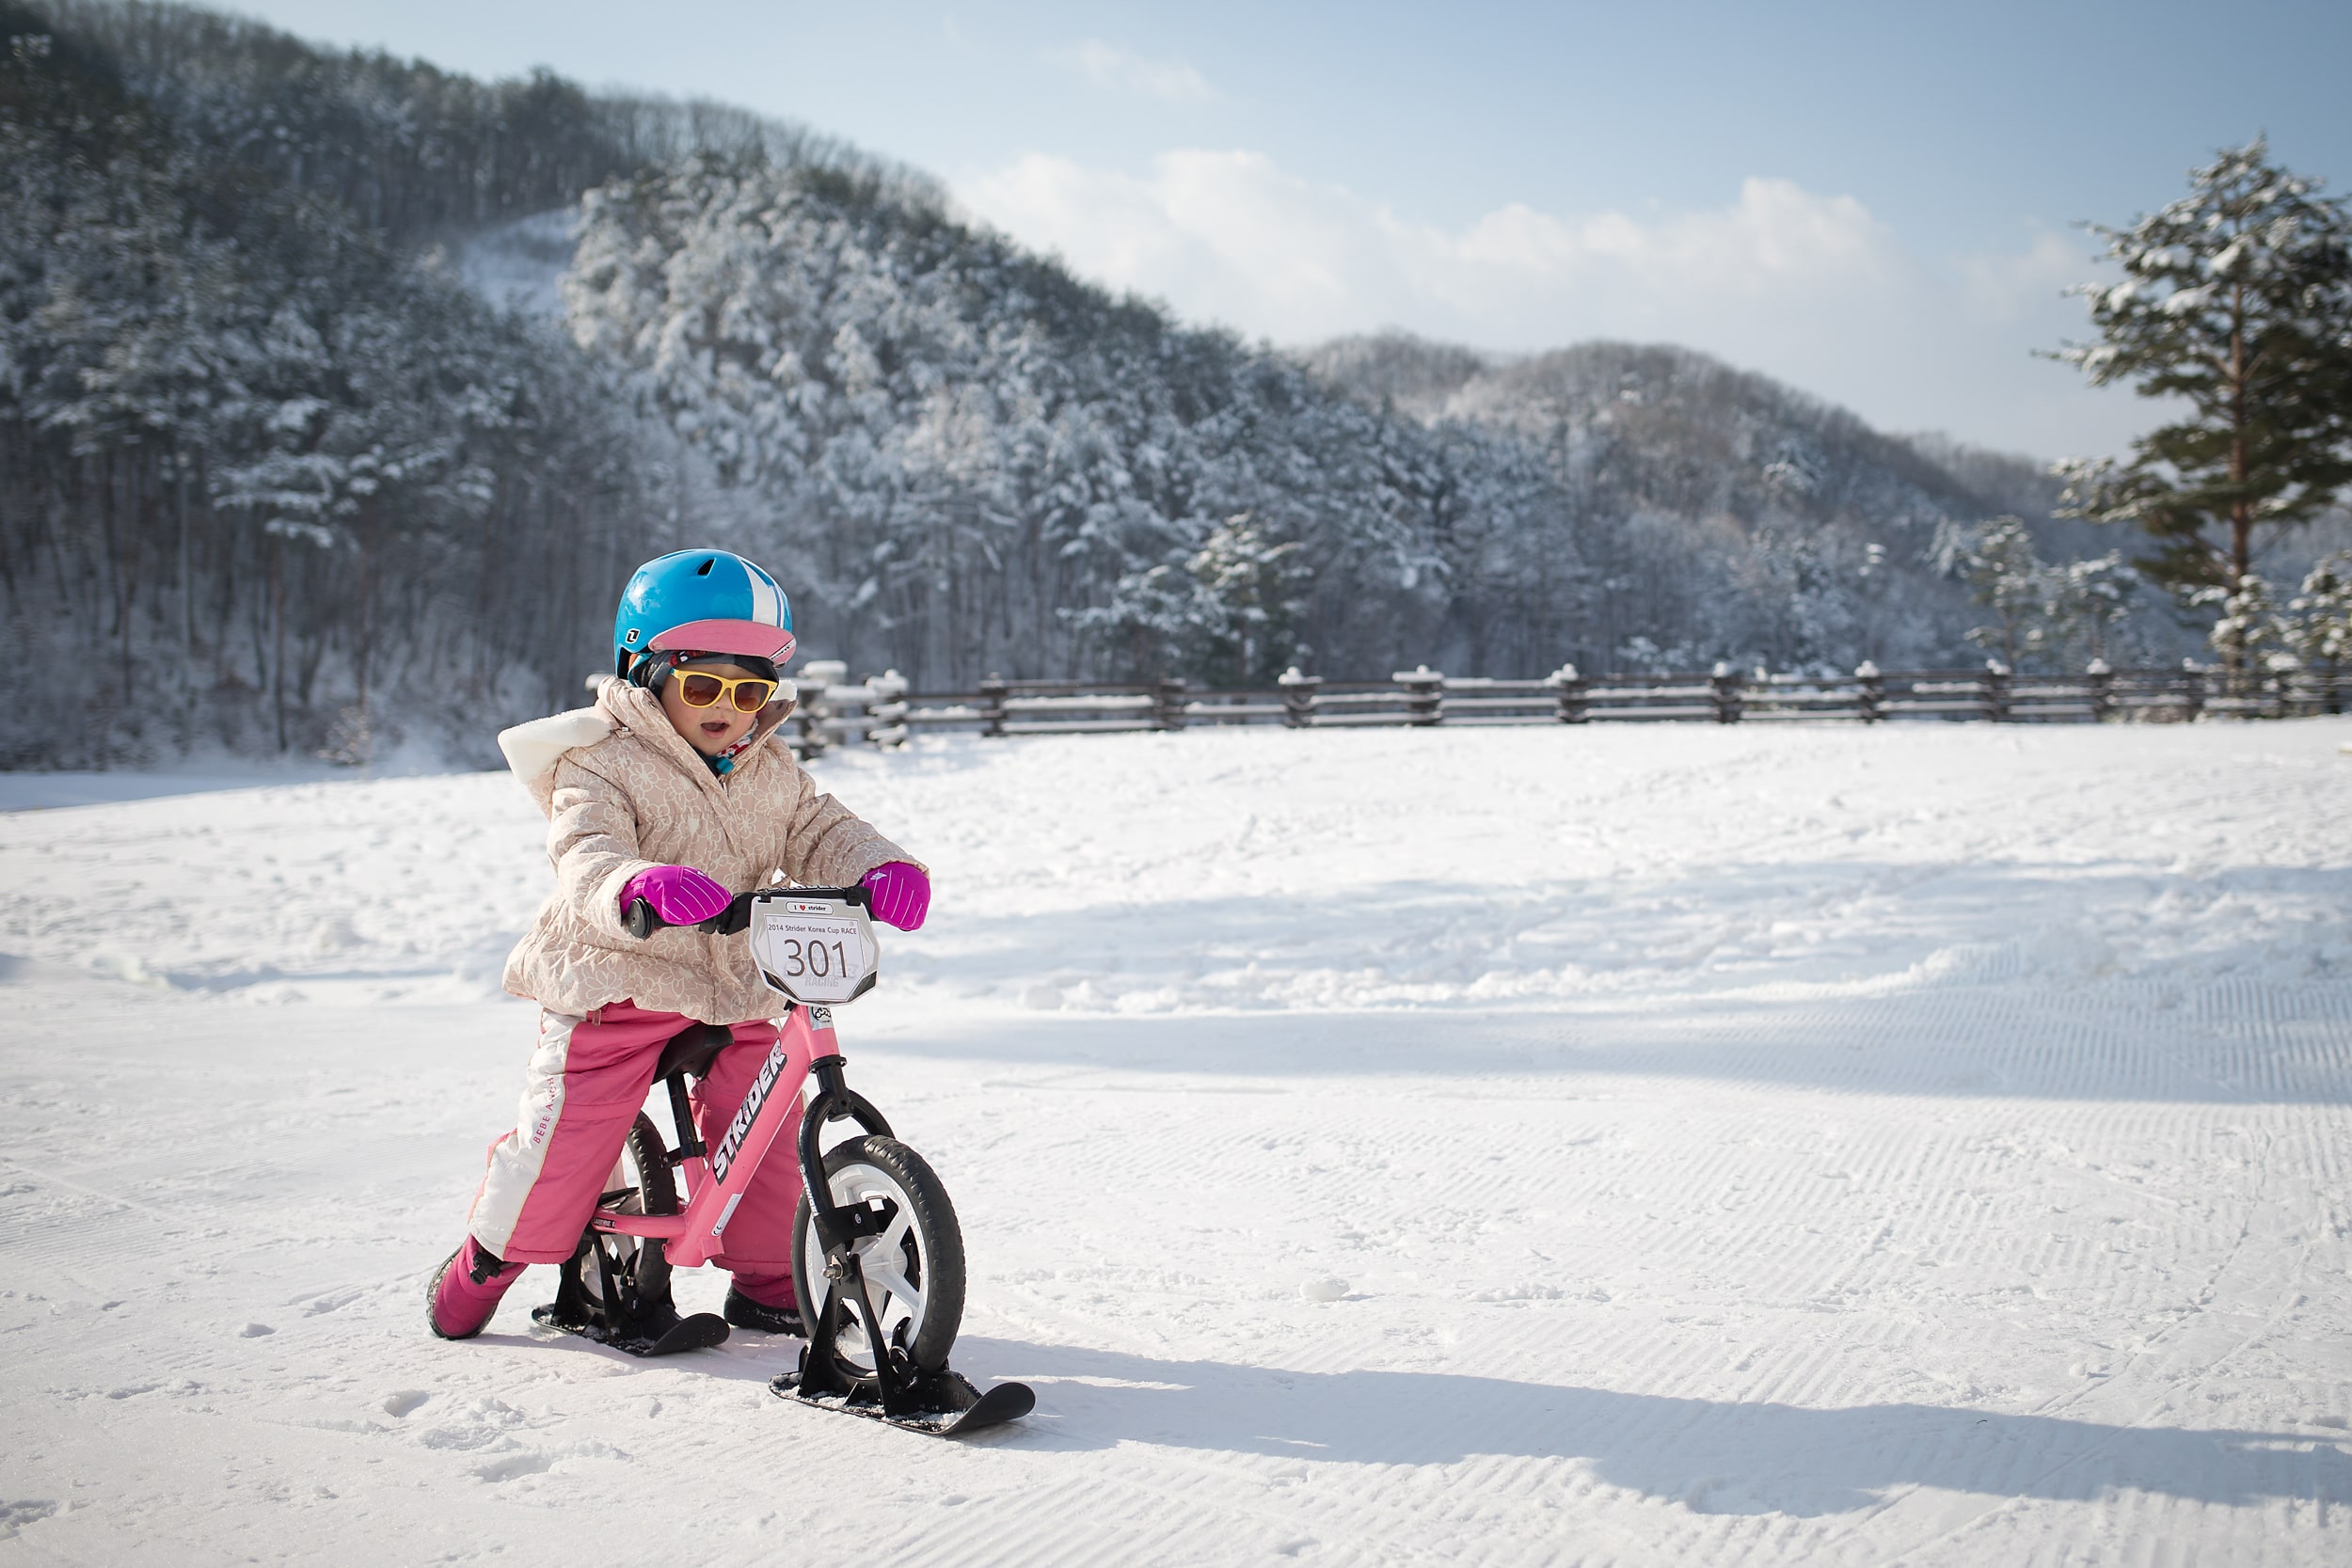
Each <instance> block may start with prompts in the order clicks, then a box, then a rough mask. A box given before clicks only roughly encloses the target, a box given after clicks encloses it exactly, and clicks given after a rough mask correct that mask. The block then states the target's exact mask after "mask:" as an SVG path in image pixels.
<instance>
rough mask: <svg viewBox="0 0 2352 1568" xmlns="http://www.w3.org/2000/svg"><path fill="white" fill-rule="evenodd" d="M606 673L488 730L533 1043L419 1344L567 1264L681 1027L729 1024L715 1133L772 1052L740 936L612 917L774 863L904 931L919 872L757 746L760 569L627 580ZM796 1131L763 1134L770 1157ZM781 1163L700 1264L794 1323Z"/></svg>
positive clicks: (791, 1189) (715, 1066)
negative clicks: (841, 889) (527, 877)
mask: <svg viewBox="0 0 2352 1568" xmlns="http://www.w3.org/2000/svg"><path fill="white" fill-rule="evenodd" d="M612 647H613V671H614V675H615V678H614V679H612V680H609V681H606V682H604V683H603V685H602V686H601V687H600V688H599V689H598V692H597V696H596V705H595V706H594V707H592V708H582V709H580V710H578V711H575V712H572V713H564V714H558V715H556V716H555V717H554V718H551V719H542V720H538V721H534V722H532V723H529V724H522V725H518V726H516V728H514V729H511V730H508V731H506V732H505V733H504V734H502V735H501V736H499V745H500V748H501V750H503V751H504V752H505V753H506V757H507V761H508V762H509V763H510V764H511V765H512V766H513V768H514V770H515V773H516V776H517V777H518V778H520V779H521V780H522V783H523V785H524V787H525V788H527V789H529V790H530V791H531V794H532V799H534V800H537V801H538V802H539V807H540V809H541V810H542V811H544V812H546V813H547V814H548V858H549V859H550V860H552V861H553V862H554V863H555V892H554V893H553V894H551V895H548V901H547V902H546V903H545V904H543V905H541V906H540V909H539V915H538V918H537V920H536V921H534V922H533V923H532V928H531V932H530V934H529V935H527V936H525V937H524V938H523V940H522V941H521V942H519V943H518V944H516V948H515V951H514V954H513V955H512V956H511V957H510V958H508V959H507V961H506V975H505V984H506V989H507V990H510V991H513V992H515V993H516V995H518V996H528V997H531V998H532V999H533V1000H535V1001H536V1002H538V1004H539V1006H540V1008H541V1012H540V1014H539V1044H538V1049H537V1050H536V1051H535V1052H533V1053H532V1057H531V1062H530V1066H529V1067H528V1068H527V1069H525V1072H524V1077H523V1095H522V1111H521V1116H520V1117H518V1119H517V1121H516V1127H515V1130H514V1131H513V1132H508V1133H507V1134H506V1135H505V1136H503V1137H501V1139H499V1141H498V1142H497V1143H495V1144H493V1145H492V1146H491V1148H490V1163H489V1171H488V1174H487V1175H485V1177H484V1178H483V1180H482V1189H481V1191H480V1192H479V1193H477V1194H476V1195H475V1197H474V1203H473V1213H472V1216H471V1218H470V1219H469V1222H468V1225H467V1231H468V1234H467V1237H466V1240H465V1243H464V1244H463V1245H461V1246H460V1247H459V1248H458V1249H457V1250H456V1251H455V1252H454V1253H452V1254H451V1255H450V1257H449V1259H447V1261H445V1262H443V1263H442V1265H441V1267H440V1269H439V1271H438V1272H437V1273H436V1274H435V1275H434V1277H433V1283H432V1285H431V1287H430V1288H429V1290H428V1291H427V1302H428V1306H429V1312H428V1317H429V1320H430V1322H431V1323H432V1325H433V1332H434V1333H436V1334H437V1335H439V1336H440V1337H441V1338H445V1339H463V1338H469V1337H471V1336H473V1335H476V1334H479V1333H481V1332H482V1329H483V1326H484V1325H485V1324H486V1323H488V1322H489V1321H490V1318H491V1315H492V1314H493V1313H495V1312H496V1311H497V1310H498V1304H499V1298H500V1297H501V1296H502V1295H503V1294H505V1292H506V1289H507V1287H508V1286H510V1285H512V1284H514V1282H515V1281H516V1279H517V1278H518V1277H520V1276H521V1275H522V1272H523V1269H524V1266H525V1265H527V1264H531V1263H561V1262H563V1261H564V1260H565V1259H568V1258H570V1257H571V1256H572V1253H573V1251H574V1249H575V1248H576V1247H577V1246H578V1245H579V1243H580V1233H581V1232H582V1231H583V1230H584V1229H585V1228H586V1227H587V1224H588V1217H589V1215H590V1214H591V1213H592V1212H594V1211H595V1209H596V1200H597V1199H598V1197H599V1196H602V1194H603V1192H604V1190H605V1183H606V1179H607V1177H608V1176H609V1175H610V1174H611V1173H612V1169H613V1166H614V1164H615V1163H616V1162H617V1161H618V1159H619V1157H620V1152H621V1146H622V1143H623V1142H624V1140H626V1139H627V1137H628V1130H629V1127H630V1124H631V1123H632V1122H633V1121H634V1120H635V1118H636V1116H637V1111H638V1108H639V1106H640V1105H641V1104H643V1103H644V1098H645V1092H646V1090H647V1089H648V1088H649V1087H650V1086H651V1085H652V1083H653V1069H654V1064H655V1063H656V1061H657V1060H658V1059H659V1058H660V1053H661V1047H662V1045H663V1044H664V1042H666V1041H667V1040H668V1039H669V1038H670V1037H672V1036H674V1035H675V1034H676V1033H677V1032H678V1031H679V1030H681V1029H684V1028H685V1027H686V1026H687V1025H688V1024H689V1023H690V1022H704V1023H721V1024H728V1025H731V1026H732V1027H733V1030H734V1034H735V1043H734V1044H732V1045H730V1046H728V1047H726V1048H725V1049H724V1050H723V1051H721V1052H720V1053H719V1054H718V1056H717V1057H716V1058H714V1059H713V1060H712V1062H711V1064H710V1070H709V1073H708V1074H707V1076H706V1077H705V1078H703V1080H702V1081H701V1083H700V1084H699V1085H697V1087H696V1089H695V1092H694V1100H695V1102H696V1103H695V1107H694V1110H695V1119H696V1121H697V1122H698V1124H699V1125H700V1127H701V1129H702V1135H703V1137H704V1138H705V1139H706V1140H712V1141H715V1140H716V1139H717V1138H718V1137H719V1136H720V1135H721V1134H722V1133H723V1131H724V1130H725V1127H726V1125H727V1122H728V1120H729V1118H731V1117H733V1116H734V1115H735V1111H736V1107H737V1106H739V1104H741V1103H742V1100H743V1096H744V1093H745V1092H746V1090H747V1089H748V1088H749V1086H750V1084H751V1080H752V1076H753V1074H754V1073H755V1072H756V1071H757V1070H758V1069H759V1066H760V1064H761V1063H762V1062H763V1061H764V1060H765V1059H766V1057H767V1054H768V1052H769V1049H770V1047H771V1046H772V1045H773V1044H774V1043H775V1040H776V1038H777V1033H778V1031H777V1027H776V1023H775V1021H774V1019H773V1018H772V1017H771V1014H773V1013H775V1012H776V1011H777V1010H778V1009H777V1006H776V1003H777V998H776V995H775V993H774V992H773V991H771V990H769V989H768V988H767V986H766V984H765V983H764V982H763V981H762V980H761V979H760V977H759V973H758V970H757V969H756V968H755V966H754V965H753V962H752V958H751V955H750V952H749V949H748V948H747V946H746V944H745V943H743V942H740V941H734V940H730V939H728V938H725V937H720V936H713V935H709V934H707V933H705V932H701V931H696V930H692V929H683V930H662V931H656V932H655V933H654V934H653V935H652V937H651V938H649V939H648V940H645V941H643V942H640V941H638V940H637V939H635V938H633V937H631V936H630V935H629V934H628V929H627V928H626V927H624V926H623V924H622V918H623V915H624V913H625V911H627V910H628V905H629V903H630V902H631V901H632V900H634V899H638V898H643V899H644V900H645V902H646V903H648V904H649V905H651V906H652V907H653V911H654V912H655V913H656V914H659V915H660V917H661V918H662V919H663V920H665V921H667V922H669V923H670V924H671V925H672V926H674V927H691V926H692V925H693V924H694V923H695V922H697V921H700V920H706V919H707V918H709V917H710V916H711V915H714V914H717V913H718V912H719V911H722V910H723V909H724V908H726V906H727V903H728V901H729V900H730V899H731V898H732V897H733V895H736V894H738V893H742V892H747V891H749V890H750V889H752V888H755V887H764V886H766V885H768V884H769V883H770V882H771V880H772V879H773V875H774V873H775V872H777V871H779V870H781V871H782V872H784V874H785V875H786V876H787V877H790V878H791V879H793V880H794V881H797V882H801V883H803V884H807V885H812V886H846V885H849V884H852V883H863V884H864V885H865V886H866V888H868V889H869V890H870V891H871V892H872V895H873V903H872V911H873V914H874V917H875V918H876V919H878V920H882V921H886V922H888V923H889V924H891V925H893V926H896V927H899V928H900V929H901V930H908V931H912V930H914V929H915V928H916V927H919V926H921V925H922V924H923V916H924V914H925V912H926V911H928V910H929V909H930V878H929V877H928V876H927V875H926V873H925V872H924V870H923V868H922V867H921V866H919V865H917V864H915V863H914V862H912V861H911V860H909V859H908V857H907V853H906V851H905V850H903V849H901V848H899V847H898V846H897V845H895V844H893V843H891V842H890V841H889V840H888V839H886V838H884V837H882V834H880V833H879V832H875V831H874V829H873V828H871V827H869V826H868V825H867V824H866V823H865V822H864V821H861V820H860V819H859V818H858V817H857V816H854V815H852V814H851V813H850V810H849V809H848V808H847V807H845V806H843V805H841V804H840V803H839V802H838V801H836V800H834V798H833V797H832V796H830V795H819V794H818V792H817V787H816V785H815V784H814V783H812V782H811V781H810V779H809V776H808V775H807V774H806V773H804V772H803V771H802V770H801V767H800V764H799V763H797V762H796V761H794V760H793V757H792V754H791V753H790V752H788V751H787V750H786V749H785V748H784V746H782V745H781V744H774V743H771V736H773V735H774V734H775V731H776V727H777V726H778V725H779V724H781V723H782V722H783V721H784V719H785V716H786V715H787V713H789V712H790V711H791V709H792V702H791V699H790V698H789V697H788V696H787V695H786V694H785V688H784V686H783V683H782V682H781V681H780V680H779V679H778V676H777V671H778V668H779V667H780V666H781V665H783V664H784V663H786V662H787V660H789V659H790V658H791V657H792V611H791V607H790V606H789V605H787V603H786V602H785V597H784V591H783V590H782V589H780V588H778V587H777V586H776V582H775V579H774V578H771V577H770V576H769V575H768V574H767V573H766V572H763V571H761V570H760V569H759V568H758V567H757V566H755V565H753V564H752V563H751V562H748V561H745V560H744V559H742V558H741V557H740V556H737V555H731V554H729V553H728V552H726V551H725V550H683V551H679V552H677V553H675V554H672V555H665V556H662V557H660V559H659V560H655V561H649V562H646V563H645V564H644V565H643V566H641V567H639V568H638V569H637V574H636V576H634V577H632V578H630V579H629V583H628V589H627V591H626V592H624V593H623V594H622V595H621V608H620V612H619V614H618V615H617V616H615V617H614V620H613V623H612ZM795 1126H796V1122H792V1121H788V1122H787V1123H786V1125H785V1128H784V1130H783V1132H780V1133H779V1134H778V1137H779V1139H780V1147H782V1148H791V1147H792V1139H793V1137H794V1135H795V1132H794V1130H795ZM799 1178H800V1172H799V1168H798V1166H797V1165H796V1164H794V1163H793V1162H791V1161H789V1160H778V1161H774V1162H771V1164H769V1165H767V1166H766V1167H764V1168H763V1169H762V1170H761V1171H760V1173H759V1175H758V1176H757V1178H756V1179H755V1180H754V1181H753V1182H752V1185H751V1187H750V1188H749V1189H748V1190H747V1191H746V1192H745V1194H744V1196H743V1202H742V1205H741V1207H740V1208H739V1209H738V1210H737V1211H736V1213H735V1217H734V1218H733V1219H732V1220H731V1221H730V1222H729V1223H728V1225H727V1228H726V1243H725V1245H726V1250H725V1252H723V1254H721V1255H720V1256H719V1257H718V1258H717V1259H714V1260H715V1261H716V1262H718V1263H719V1264H720V1265H721V1266H722V1267H724V1268H725V1269H727V1270H728V1271H730V1272H731V1273H732V1274H733V1275H734V1280H733V1283H732V1285H731V1287H730V1288H729V1290H728V1291H727V1300H726V1307H725V1312H724V1316H725V1318H726V1321H727V1322H728V1323H733V1324H735V1325H737V1326H739V1327H744V1328H755V1329H763V1330H765V1331H767V1332H769V1333H784V1334H798V1333H801V1332H802V1326H801V1319H800V1311H799V1307H798V1304H797V1303H796V1302H795V1300H794V1298H793V1290H792V1236H791V1231H792V1216H793V1211H794V1207H795V1205H796V1204H797V1203H798V1201H799V1198H800V1180H799Z"/></svg>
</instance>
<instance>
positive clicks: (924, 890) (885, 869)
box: [858, 861, 931, 931]
mask: <svg viewBox="0 0 2352 1568" xmlns="http://www.w3.org/2000/svg"><path fill="white" fill-rule="evenodd" d="M858 885H859V886H860V887H862V888H864V889H866V891H867V892H868V893H870V894H872V895H874V918H875V919H876V920H879V921H881V922H882V924H883V925H885V926H896V927H898V929H900V930H901V931H913V930H918V929H920V928H921V927H922V925H923V917H924V916H925V915H927V914H929V913H930V912H931V879H930V878H929V877H926V876H925V875H923V868H922V867H921V866H919V865H909V864H908V863H906V862H904V861H887V862H885V863H882V864H881V865H878V866H876V867H874V869H873V870H871V871H868V872H867V873H866V875H865V876H863V877H860V878H859V879H858Z"/></svg>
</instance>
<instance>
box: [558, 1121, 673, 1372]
mask: <svg viewBox="0 0 2352 1568" xmlns="http://www.w3.org/2000/svg"><path fill="white" fill-rule="evenodd" d="M597 1207H598V1208H599V1209H603V1210H605V1211H607V1212H612V1213H619V1214H675V1213H676V1212H677V1180H676V1178H675V1176H673V1175H672V1174H671V1171H670V1160H669V1145H667V1144H666V1143H664V1142H663V1141H662V1138H661V1132H660V1129H659V1128H657V1127H656V1126H655V1125H654V1123H653V1118H652V1117H648V1116H646V1115H645V1114H644V1112H642V1111H641V1112H639V1113H638V1116H637V1121H636V1123H635V1125H633V1126H632V1127H630V1128H629V1130H628V1139H627V1140H626V1141H624V1142H623V1143H622V1145H621V1157H620V1158H619V1159H618V1160H617V1161H615V1162H614V1163H613V1166H612V1175H611V1176H610V1177H608V1178H606V1179H605V1196H604V1198H603V1200H602V1201H600V1202H599V1203H598V1204H597ZM599 1265H601V1266H599ZM608 1275H609V1276H610V1277H611V1279H612V1284H613V1286H614V1290H615V1293H616V1294H617V1295H618V1296H619V1298H620V1300H619V1303H618V1307H619V1310H618V1311H617V1312H616V1311H612V1310H609V1306H610V1305H611V1304H608V1303H607V1302H606V1301H605V1299H604V1294H605V1291H604V1286H605V1280H606V1278H607V1276H608ZM575 1291H576V1292H577V1293H578V1300H577V1303H576V1304H574V1303H568V1302H566V1301H565V1300H564V1297H565V1296H566V1295H569V1294H571V1293H572V1292H575ZM556 1300H557V1305H558V1307H559V1308H564V1307H571V1308H572V1309H573V1310H572V1315H586V1316H588V1317H589V1318H591V1319H592V1320H594V1319H601V1320H602V1321H603V1322H605V1323H608V1324H611V1325H614V1326H617V1325H620V1324H623V1323H637V1322H639V1321H640V1320H641V1319H642V1318H643V1317H644V1314H645V1313H646V1312H647V1311H648V1310H649V1309H650V1310H652V1311H653V1312H655V1313H656V1314H658V1315H659V1314H662V1313H663V1312H665V1311H666V1312H667V1314H668V1315H669V1316H675V1309H673V1308H671V1307H670V1259H669V1258H668V1257H667V1256H666V1255H665V1253H664V1251H663V1248H662V1243H660V1241H658V1240H652V1239H648V1238H645V1237H640V1236H622V1235H617V1234H614V1233H612V1232H610V1231H599V1230H596V1229H591V1230H589V1231H588V1232H587V1233H586V1234H584V1235H583V1236H581V1237H580V1251H579V1252H577V1253H575V1254H574V1255H573V1257H572V1260H571V1261H570V1262H569V1263H566V1264H565V1265H564V1290H562V1291H559V1293H558V1295H557V1298H556Z"/></svg>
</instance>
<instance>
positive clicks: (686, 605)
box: [612, 550, 792, 676]
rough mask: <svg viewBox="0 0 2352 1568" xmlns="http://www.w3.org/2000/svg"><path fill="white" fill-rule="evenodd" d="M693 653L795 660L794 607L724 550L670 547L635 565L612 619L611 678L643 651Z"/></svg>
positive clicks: (770, 580)
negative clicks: (649, 559)
mask: <svg viewBox="0 0 2352 1568" xmlns="http://www.w3.org/2000/svg"><path fill="white" fill-rule="evenodd" d="M677 649H691V650H693V651H695V652H697V653H707V654H747V655H749V656H751V657H755V658H764V659H766V660H768V661H769V662H770V663H771V664H776V665H779V666H780V665H783V664H785V663H786V662H787V661H788V660H789V659H790V658H791V657H792V606H791V603H790V602H789V601H788V600H787V599H786V598H785V596H784V590H783V589H781V588H779V587H777V586H776V579H775V578H771V577H770V576H769V575H768V574H767V573H765V572H763V571H761V570H760V569H759V568H758V567H756V566H755V565H753V564H752V563H751V562H748V561H746V560H744V559H743V558H742V557H741V556H739V555H736V554H734V553H733V552H732V551H728V550H673V551H672V552H671V553H670V554H668V555H664V556H657V557H655V558H654V559H653V560H651V561H648V562H645V563H644V565H643V566H640V567H638V568H637V571H636V573H635V575H633V576H632V577H630V578H629V579H628V587H627V588H624V589H622V590H621V608H620V610H619V612H618V613H616V614H615V615H614V616H613V617H612V663H613V673H614V674H617V675H623V676H626V675H627V674H628V667H629V662H630V660H632V659H634V658H636V657H638V656H640V655H643V654H651V653H663V652H670V651H675V650H677Z"/></svg>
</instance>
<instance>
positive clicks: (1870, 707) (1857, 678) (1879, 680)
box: [1853, 658, 1886, 724]
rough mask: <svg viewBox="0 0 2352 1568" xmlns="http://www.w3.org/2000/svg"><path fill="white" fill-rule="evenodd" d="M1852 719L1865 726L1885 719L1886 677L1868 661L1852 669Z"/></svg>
mask: <svg viewBox="0 0 2352 1568" xmlns="http://www.w3.org/2000/svg"><path fill="white" fill-rule="evenodd" d="M1853 678H1854V695H1853V707H1854V717H1855V718H1857V719H1859V720H1861V721H1863V722H1864V723H1866V724H1875V723H1877V722H1879V721H1881V720H1883V719H1884V718H1885V717H1886V677H1885V676H1884V675H1882V674H1880V673H1879V667H1878V666H1877V665H1876V664H1873V663H1872V662H1871V661H1870V660H1868V659H1867V658H1866V659H1864V660H1863V661H1862V662H1861V663H1859V664H1857V665H1855V666H1854V667H1853Z"/></svg>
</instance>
